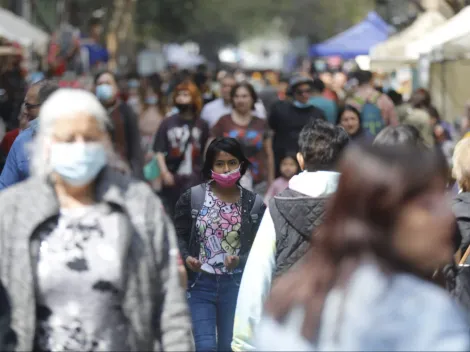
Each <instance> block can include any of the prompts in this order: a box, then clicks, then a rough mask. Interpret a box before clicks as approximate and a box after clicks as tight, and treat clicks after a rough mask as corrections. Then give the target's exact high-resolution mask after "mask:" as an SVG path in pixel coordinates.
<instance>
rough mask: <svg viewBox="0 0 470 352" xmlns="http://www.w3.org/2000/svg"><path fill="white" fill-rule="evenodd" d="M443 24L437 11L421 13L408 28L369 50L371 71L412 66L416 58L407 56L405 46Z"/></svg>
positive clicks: (442, 18)
mask: <svg viewBox="0 0 470 352" xmlns="http://www.w3.org/2000/svg"><path fill="white" fill-rule="evenodd" d="M445 22H446V18H445V17H444V16H443V15H442V14H441V13H440V12H438V11H426V12H425V13H422V14H421V15H419V16H418V18H417V19H416V20H415V21H414V22H413V23H412V24H411V25H410V26H409V27H408V28H406V29H405V30H403V31H402V32H400V33H398V34H396V35H394V36H392V37H391V38H390V39H388V40H387V41H385V42H383V43H380V44H377V45H376V46H374V47H373V48H372V49H371V50H370V54H369V56H370V64H371V69H372V70H374V71H378V70H380V71H385V72H389V71H394V70H396V69H398V68H400V67H401V66H404V65H414V64H415V63H416V61H417V58H416V57H413V56H411V55H409V53H408V52H407V50H406V49H407V44H408V43H410V42H413V41H415V40H417V39H418V38H420V37H422V36H423V35H425V34H426V33H428V32H429V31H431V30H432V29H433V28H436V27H437V26H440V25H442V24H443V23H445Z"/></svg>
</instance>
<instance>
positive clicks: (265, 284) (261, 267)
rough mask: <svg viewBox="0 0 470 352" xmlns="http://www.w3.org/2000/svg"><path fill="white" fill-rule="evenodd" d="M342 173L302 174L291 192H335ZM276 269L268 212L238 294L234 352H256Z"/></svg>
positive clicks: (273, 232)
mask: <svg viewBox="0 0 470 352" xmlns="http://www.w3.org/2000/svg"><path fill="white" fill-rule="evenodd" d="M338 181H339V173H337V172H329V171H318V172H302V173H301V174H299V175H297V176H294V177H293V178H292V179H291V180H290V181H289V188H290V189H291V190H293V191H296V192H300V193H303V194H305V195H307V196H310V197H320V196H325V195H329V194H332V193H334V192H335V191H336V187H337V185H338ZM275 269H276V230H275V228H274V222H273V220H272V218H271V214H270V212H269V209H267V210H266V212H265V213H264V216H263V219H262V220H261V224H260V227H259V229H258V232H257V234H256V238H255V241H254V242H253V247H252V248H251V251H250V255H249V256H248V261H247V263H246V266H245V270H244V273H243V278H242V281H241V284H240V290H239V293H238V301H237V309H236V311H235V322H234V329H233V340H232V349H233V351H254V350H256V347H255V346H254V344H253V342H252V338H253V332H254V329H255V328H256V326H257V325H258V324H259V322H260V320H261V317H262V316H263V307H264V302H265V301H266V298H267V296H268V295H269V292H270V290H271V283H272V277H273V273H274V271H275Z"/></svg>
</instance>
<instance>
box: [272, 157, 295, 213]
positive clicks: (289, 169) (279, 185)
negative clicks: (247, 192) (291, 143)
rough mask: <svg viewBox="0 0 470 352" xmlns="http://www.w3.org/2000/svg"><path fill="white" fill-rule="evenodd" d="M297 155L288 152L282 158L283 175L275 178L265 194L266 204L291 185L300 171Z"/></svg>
mask: <svg viewBox="0 0 470 352" xmlns="http://www.w3.org/2000/svg"><path fill="white" fill-rule="evenodd" d="M296 157H297V156H296V153H288V154H287V155H285V156H284V157H283V158H282V159H281V164H280V173H281V176H279V177H278V178H276V179H275V180H274V182H273V183H272V184H271V186H270V187H269V189H268V191H267V192H266V195H265V196H264V202H265V203H266V204H268V202H269V200H270V199H271V198H273V197H274V196H275V195H277V194H279V193H281V192H282V191H284V190H285V189H286V188H287V187H289V181H290V179H291V178H292V177H294V176H295V175H296V174H297V173H298V172H299V171H300V167H299V163H298V161H297V158H296Z"/></svg>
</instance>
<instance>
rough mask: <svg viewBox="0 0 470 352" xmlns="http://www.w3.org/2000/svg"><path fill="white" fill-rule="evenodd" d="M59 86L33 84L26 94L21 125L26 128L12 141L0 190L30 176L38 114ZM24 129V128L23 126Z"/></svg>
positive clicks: (0, 179)
mask: <svg viewBox="0 0 470 352" xmlns="http://www.w3.org/2000/svg"><path fill="white" fill-rule="evenodd" d="M57 89H59V86H58V85H57V84H55V83H53V82H52V81H40V82H38V83H36V84H33V85H32V86H31V88H30V89H29V90H28V92H27V93H26V97H25V101H24V103H23V109H24V110H23V111H24V114H25V116H24V117H23V119H24V121H22V123H23V124H25V125H27V127H26V128H25V129H24V131H22V132H21V133H20V131H19V130H18V135H17V137H16V138H15V139H14V141H13V144H12V145H11V148H10V150H9V151H8V156H7V159H6V161H5V166H4V167H3V170H2V174H1V175H0V190H3V189H5V188H7V187H10V186H12V185H14V184H16V183H18V182H21V181H24V180H26V179H27V178H28V177H29V175H30V170H29V168H30V159H31V143H32V142H33V140H34V137H35V135H36V133H37V130H38V128H39V119H38V118H37V117H38V114H39V111H40V108H41V106H42V104H44V102H45V101H46V100H47V99H48V98H49V96H50V95H51V94H52V93H54V92H55V91H56V90H57ZM23 127H24V126H23Z"/></svg>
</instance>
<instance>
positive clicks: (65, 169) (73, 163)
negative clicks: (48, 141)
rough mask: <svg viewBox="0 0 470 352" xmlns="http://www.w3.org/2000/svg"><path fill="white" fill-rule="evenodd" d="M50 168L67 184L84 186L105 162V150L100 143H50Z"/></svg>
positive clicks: (94, 176) (93, 177)
mask: <svg viewBox="0 0 470 352" xmlns="http://www.w3.org/2000/svg"><path fill="white" fill-rule="evenodd" d="M50 163H51V167H52V169H53V170H54V171H55V172H56V173H57V174H59V176H60V177H61V178H62V179H63V180H64V181H65V182H66V183H68V184H69V185H72V186H77V187H80V186H85V185H87V184H89V183H90V182H92V181H93V180H94V179H95V178H96V176H97V175H98V173H99V172H100V171H101V170H102V169H103V167H104V166H105V165H106V163H107V156H106V150H105V148H104V146H103V145H102V144H100V143H93V142H92V143H54V144H52V145H51V154H50Z"/></svg>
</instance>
